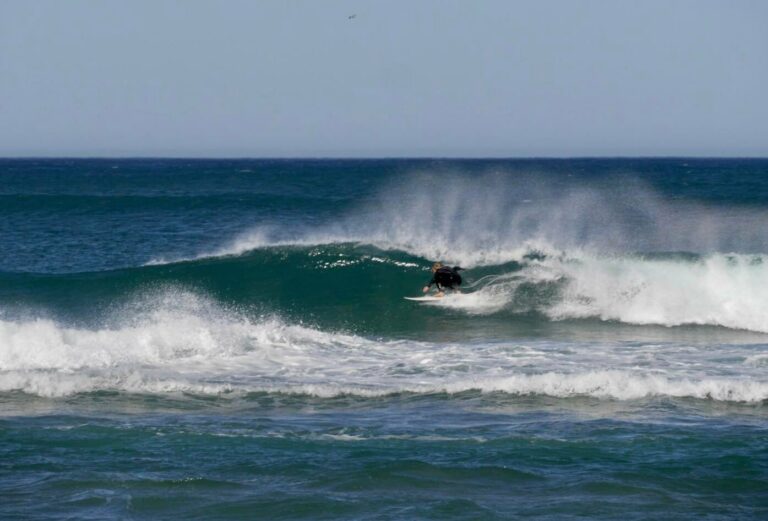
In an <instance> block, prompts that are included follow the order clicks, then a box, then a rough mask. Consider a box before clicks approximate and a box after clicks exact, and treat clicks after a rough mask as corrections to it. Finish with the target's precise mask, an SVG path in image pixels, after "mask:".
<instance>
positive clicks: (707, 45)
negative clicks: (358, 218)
mask: <svg viewBox="0 0 768 521" xmlns="http://www.w3.org/2000/svg"><path fill="white" fill-rule="evenodd" d="M353 14H354V15H356V17H354V18H352V19H350V18H348V17H349V16H350V15H353ZM0 155H3V156H19V155H27V156H28V155H85V156H101V155H120V156H135V155H143V156H147V155H149V156H251V157H258V156H272V157H274V156H337V157H339V156H424V155H429V156H584V155H612V156H616V155H704V156H717V155H736V156H743V155H752V156H755V155H757V156H768V1H762V0H755V1H748V0H744V1H738V0H723V1H707V0H690V1H688V0H679V1H675V0H658V1H656V0H643V1H622V0H604V1H587V0H584V1H580V0H561V1H558V0H550V1H547V0H543V1H542V0H535V1H512V0H498V1H494V0H487V1H468V0H467V1H448V0H408V1H391V0H390V1H383V0H382V1H351V0H349V1H342V0H339V1H332V0H329V1H320V0H307V1H288V0H275V1H266V0H262V1H233V0H230V1H217V2H214V1H195V0H179V1H163V0H159V1H158V0H151V1H149V0H147V1H136V0H131V1H80V0H69V1H55V0H54V1H45V0H35V1H30V0H18V1H17V0H0Z"/></svg>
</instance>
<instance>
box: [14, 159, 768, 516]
mask: <svg viewBox="0 0 768 521" xmlns="http://www.w3.org/2000/svg"><path fill="white" fill-rule="evenodd" d="M438 260H439V261H443V262H444V263H447V264H449V265H452V266H461V267H463V268H464V269H465V271H463V272H462V275H463V277H464V285H463V287H462V291H461V293H457V294H449V295H448V296H447V297H446V298H445V299H444V300H441V301H438V302H434V303H417V302H411V301H407V300H404V298H403V297H406V296H417V295H420V294H421V288H422V286H424V285H425V283H426V282H427V281H428V280H429V279H430V276H431V274H430V271H429V268H430V266H431V264H432V263H433V262H434V261H438ZM766 405H768V160H757V159H753V160H748V159H744V160H738V159H685V158H669V159H559V160H554V159H552V160H546V159H529V160H428V159H423V160H406V159H401V160H399V159H391V160H287V159H286V160H249V159H242V160H213V159H211V160H188V159H3V160H0V518H2V519H4V520H34V519H46V520H51V519H107V518H118V519H206V520H207V519H334V520H335V519H349V520H352V519H355V520H357V519H366V520H367V519H371V520H372V519H387V520H413V519H436V520H453V519H463V520H468V519H478V520H492V519H523V518H525V519H541V520H567V519H606V520H615V519H623V520H646V519H654V520H661V519H670V520H671V519H674V520H680V519H692V520H693V519H696V520H701V519H707V520H710V521H712V520H734V519H767V518H768V407H766Z"/></svg>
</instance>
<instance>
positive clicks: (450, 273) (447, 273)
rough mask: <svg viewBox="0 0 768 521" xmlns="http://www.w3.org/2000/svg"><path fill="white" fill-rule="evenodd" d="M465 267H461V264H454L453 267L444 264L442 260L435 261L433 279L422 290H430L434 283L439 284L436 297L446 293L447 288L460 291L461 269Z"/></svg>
mask: <svg viewBox="0 0 768 521" xmlns="http://www.w3.org/2000/svg"><path fill="white" fill-rule="evenodd" d="M463 269H464V268H460V267H459V266H454V267H453V268H451V267H450V266H444V265H443V263H442V262H436V263H434V264H433V265H432V280H430V281H429V283H428V284H427V285H426V286H424V289H423V290H422V291H423V292H424V293H426V292H428V291H429V288H431V287H432V284H434V285H435V286H437V293H435V296H436V297H442V296H443V295H445V290H446V289H452V290H456V291H458V290H459V286H460V285H461V275H459V270H463Z"/></svg>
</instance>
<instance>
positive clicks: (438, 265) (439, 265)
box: [432, 262, 443, 273]
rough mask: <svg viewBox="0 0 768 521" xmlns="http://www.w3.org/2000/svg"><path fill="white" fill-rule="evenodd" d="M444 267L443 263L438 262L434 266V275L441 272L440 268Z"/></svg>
mask: <svg viewBox="0 0 768 521" xmlns="http://www.w3.org/2000/svg"><path fill="white" fill-rule="evenodd" d="M442 267H443V263H442V262H436V263H434V264H433V265H432V273H434V272H436V271H437V270H439V269H440V268H442Z"/></svg>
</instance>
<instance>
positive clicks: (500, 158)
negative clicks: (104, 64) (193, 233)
mask: <svg viewBox="0 0 768 521" xmlns="http://www.w3.org/2000/svg"><path fill="white" fill-rule="evenodd" d="M31 159H50V160H55V159H70V160H98V159H103V160H150V159H154V160H186V161H190V160H191V161H195V160H202V161H209V160H232V161H402V160H409V161H415V160H424V161H472V160H475V161H484V160H485V161H505V160H506V161H509V160H523V161H525V160H554V161H562V160H579V159H692V160H717V159H757V160H760V159H768V155H764V156H762V155H733V156H731V155H713V156H706V155H658V156H654V155H638V156H634V155H584V156H579V155H577V156H535V155H533V156H440V155H435V156H407V155H404V156H374V155H372V156H332V155H329V156H313V155H306V156H266V155H265V156H248V155H243V156H240V155H232V156H215V155H212V156H185V155H167V156H166V155H114V156H110V155H94V156H91V155H71V156H70V155H42V156H37V155H18V156H0V161H2V160H31Z"/></svg>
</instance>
